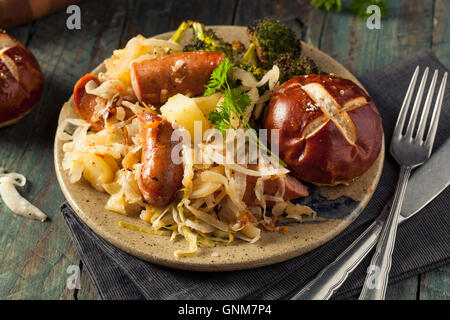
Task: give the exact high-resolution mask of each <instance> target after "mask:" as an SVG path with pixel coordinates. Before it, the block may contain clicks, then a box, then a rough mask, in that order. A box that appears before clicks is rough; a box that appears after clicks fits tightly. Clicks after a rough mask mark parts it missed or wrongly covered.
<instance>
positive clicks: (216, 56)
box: [130, 51, 225, 104]
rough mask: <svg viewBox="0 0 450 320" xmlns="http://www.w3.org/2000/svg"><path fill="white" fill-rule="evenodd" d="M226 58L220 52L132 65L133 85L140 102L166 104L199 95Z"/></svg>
mask: <svg viewBox="0 0 450 320" xmlns="http://www.w3.org/2000/svg"><path fill="white" fill-rule="evenodd" d="M223 58H225V54H224V53H221V52H209V51H196V52H180V53H174V54H169V55H167V56H163V57H159V58H155V59H141V60H139V61H135V62H133V63H131V64H130V76H131V84H132V86H133V90H134V93H135V94H136V97H137V98H138V100H139V101H141V102H145V103H150V104H163V103H165V102H166V101H167V99H168V98H170V97H172V96H173V95H175V94H177V93H181V94H184V95H187V96H199V95H202V94H203V92H204V91H205V85H206V84H207V83H208V80H209V76H210V75H211V73H212V72H213V70H214V69H215V68H217V67H218V66H219V64H220V62H221V61H222V60H223Z"/></svg>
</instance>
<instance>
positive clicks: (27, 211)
mask: <svg viewBox="0 0 450 320" xmlns="http://www.w3.org/2000/svg"><path fill="white" fill-rule="evenodd" d="M26 181H27V180H26V178H25V177H24V176H23V175H21V174H18V173H4V169H3V168H1V167H0V196H1V198H2V199H3V202H4V203H5V204H6V206H7V207H8V208H9V209H10V210H11V211H12V212H14V213H15V214H18V215H21V216H24V217H26V218H31V219H35V220H40V221H45V219H47V215H46V214H45V213H43V212H42V211H41V210H39V209H38V208H36V207H35V206H34V205H32V204H31V203H30V202H28V200H26V199H25V198H23V197H22V196H21V195H20V194H19V193H18V192H17V190H16V187H15V185H17V186H20V187H23V186H24V185H25V183H26Z"/></svg>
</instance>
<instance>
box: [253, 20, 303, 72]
mask: <svg viewBox="0 0 450 320" xmlns="http://www.w3.org/2000/svg"><path fill="white" fill-rule="evenodd" d="M247 34H248V37H249V39H250V41H251V42H252V43H253V44H254V45H255V47H256V53H257V55H258V58H259V60H260V61H261V64H262V67H263V68H266V69H270V68H271V67H272V65H273V62H274V61H275V60H276V59H277V58H278V56H279V55H280V54H283V53H291V54H293V55H294V56H295V57H297V56H299V55H300V53H301V43H300V41H299V40H298V39H297V37H296V35H295V33H294V31H292V30H291V29H289V28H288V27H286V26H285V25H284V24H282V23H281V22H280V21H277V20H274V19H263V20H256V21H254V22H253V23H251V24H250V25H249V26H248V28H247Z"/></svg>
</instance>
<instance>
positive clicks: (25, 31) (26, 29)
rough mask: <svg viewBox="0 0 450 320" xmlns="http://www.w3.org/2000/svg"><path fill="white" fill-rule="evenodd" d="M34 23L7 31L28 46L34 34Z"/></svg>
mask: <svg viewBox="0 0 450 320" xmlns="http://www.w3.org/2000/svg"><path fill="white" fill-rule="evenodd" d="M32 28H33V22H29V23H27V24H25V25H23V26H20V27H17V28H14V29H7V30H6V31H7V32H8V33H9V34H10V35H12V36H13V37H14V38H16V39H17V40H19V41H20V42H21V43H23V44H24V45H28V41H29V39H30V37H31V34H32Z"/></svg>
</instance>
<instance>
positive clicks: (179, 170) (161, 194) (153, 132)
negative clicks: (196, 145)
mask: <svg viewBox="0 0 450 320" xmlns="http://www.w3.org/2000/svg"><path fill="white" fill-rule="evenodd" d="M138 120H139V124H140V127H141V135H142V140H143V146H142V168H141V175H140V177H139V179H138V185H139V189H140V190H141V193H142V195H143V196H144V199H145V201H146V202H148V203H149V204H151V205H154V206H157V207H163V206H165V205H168V204H169V203H170V202H172V201H173V200H174V198H175V194H176V192H177V191H178V190H179V189H181V186H182V184H181V181H182V179H183V165H182V164H175V163H173V161H172V159H171V153H172V149H173V147H174V146H175V144H176V143H177V142H172V141H171V136H172V132H173V128H172V125H171V124H170V123H169V122H168V121H166V120H164V119H162V118H161V117H160V116H158V115H156V114H150V113H141V114H139V115H138Z"/></svg>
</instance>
